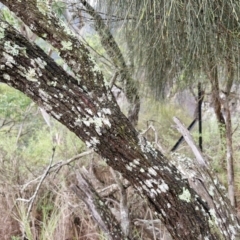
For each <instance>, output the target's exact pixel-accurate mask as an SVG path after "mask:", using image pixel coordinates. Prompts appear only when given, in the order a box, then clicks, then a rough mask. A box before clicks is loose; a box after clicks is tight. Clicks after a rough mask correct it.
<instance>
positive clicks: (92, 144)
mask: <svg viewBox="0 0 240 240" xmlns="http://www.w3.org/2000/svg"><path fill="white" fill-rule="evenodd" d="M98 144H100V141H99V140H98V139H97V138H96V137H91V139H90V141H86V145H87V147H88V148H96V146H97V145H98Z"/></svg>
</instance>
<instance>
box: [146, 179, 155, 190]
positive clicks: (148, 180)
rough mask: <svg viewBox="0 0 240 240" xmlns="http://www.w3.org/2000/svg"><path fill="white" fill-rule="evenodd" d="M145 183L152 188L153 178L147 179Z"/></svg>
mask: <svg viewBox="0 0 240 240" xmlns="http://www.w3.org/2000/svg"><path fill="white" fill-rule="evenodd" d="M144 183H145V184H146V186H148V187H149V188H152V187H153V185H152V181H151V179H147V180H145V181H144Z"/></svg>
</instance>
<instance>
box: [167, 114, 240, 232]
mask: <svg viewBox="0 0 240 240" xmlns="http://www.w3.org/2000/svg"><path fill="white" fill-rule="evenodd" d="M174 122H175V123H176V124H177V128H178V130H179V132H180V133H181V134H182V135H183V137H184V139H185V141H186V142H187V143H188V145H189V147H190V148H191V150H192V152H193V154H194V156H195V160H192V159H189V158H187V157H185V156H181V155H179V154H175V155H174V154H173V155H172V156H173V161H175V163H176V164H175V165H176V166H179V167H178V169H179V171H180V172H181V173H182V174H183V176H185V177H187V179H188V181H189V184H190V186H191V187H192V188H193V189H194V190H195V191H196V192H197V193H198V195H199V196H200V197H201V198H202V199H203V200H205V201H206V203H207V205H208V206H209V207H210V209H211V210H210V211H211V214H212V215H213V216H214V220H215V221H216V223H217V225H218V227H219V228H220V229H221V231H222V232H224V231H225V229H226V228H229V227H230V226H229V225H228V224H229V223H227V224H226V219H227V218H228V216H229V215H231V214H232V212H233V210H232V207H231V204H230V202H229V199H228V198H227V194H226V193H225V190H224V191H223V189H224V187H223V186H222V185H221V184H220V182H219V180H218V179H217V177H216V176H215V177H213V176H214V171H213V170H212V169H211V166H210V165H208V163H207V161H206V160H205V159H204V156H203V154H202V152H201V150H200V149H199V148H198V147H197V145H196V144H195V142H194V140H193V138H192V137H191V135H190V133H189V132H188V130H187V129H186V128H185V126H184V125H183V124H182V123H181V122H180V121H179V120H178V119H177V118H174ZM232 217H233V218H235V219H236V220H237V217H236V215H235V216H234V215H233V216H232Z"/></svg>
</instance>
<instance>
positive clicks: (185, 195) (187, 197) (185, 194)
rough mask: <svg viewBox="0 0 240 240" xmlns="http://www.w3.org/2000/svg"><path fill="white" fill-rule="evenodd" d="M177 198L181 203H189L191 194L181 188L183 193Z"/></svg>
mask: <svg viewBox="0 0 240 240" xmlns="http://www.w3.org/2000/svg"><path fill="white" fill-rule="evenodd" d="M179 198H180V199H181V200H183V201H186V202H191V193H190V192H189V190H188V189H186V188H185V187H183V192H182V194H181V195H179Z"/></svg>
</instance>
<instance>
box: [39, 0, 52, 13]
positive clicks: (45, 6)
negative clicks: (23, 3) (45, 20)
mask: <svg viewBox="0 0 240 240" xmlns="http://www.w3.org/2000/svg"><path fill="white" fill-rule="evenodd" d="M37 8H38V10H39V12H41V13H42V14H43V15H46V14H47V13H48V12H49V10H50V6H49V3H48V0H37Z"/></svg>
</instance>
